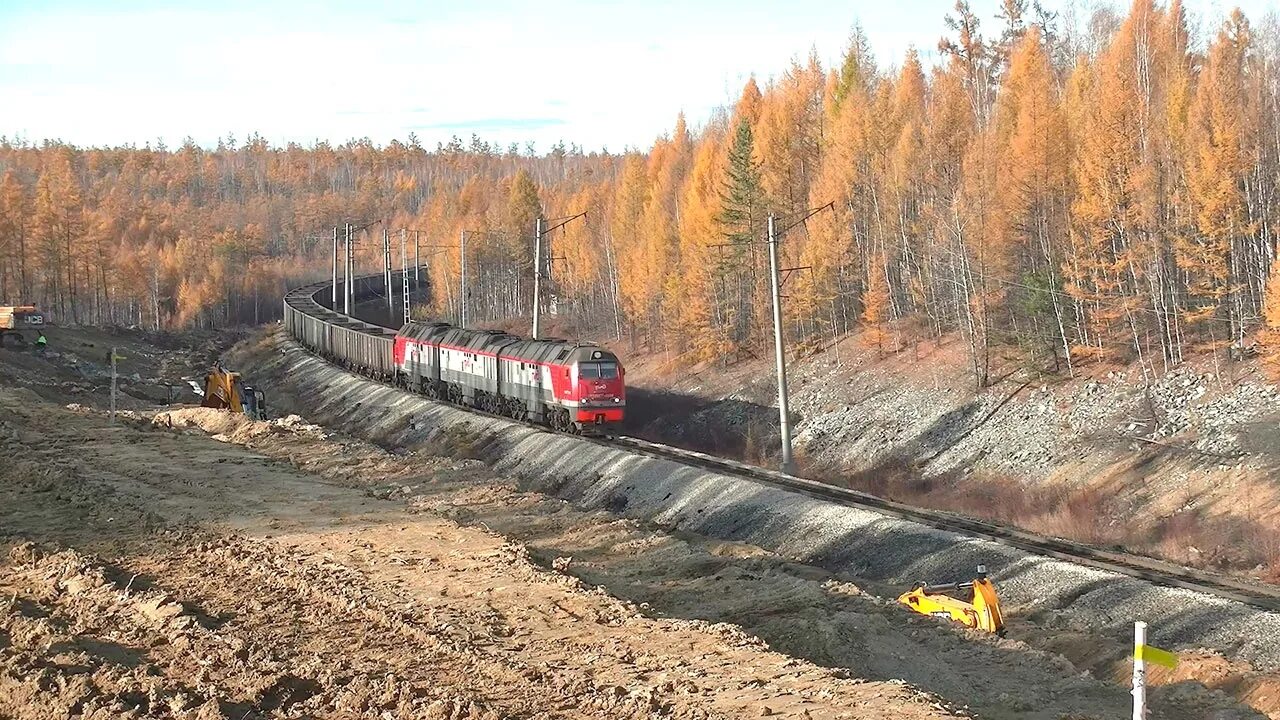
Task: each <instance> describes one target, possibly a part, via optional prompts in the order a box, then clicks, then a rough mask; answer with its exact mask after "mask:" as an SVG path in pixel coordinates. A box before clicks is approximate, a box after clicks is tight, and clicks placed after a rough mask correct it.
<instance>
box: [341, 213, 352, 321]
mask: <svg viewBox="0 0 1280 720" xmlns="http://www.w3.org/2000/svg"><path fill="white" fill-rule="evenodd" d="M346 229H347V233H346V242H345V243H343V251H344V252H345V253H346V257H345V258H344V259H343V265H342V312H343V314H344V315H350V314H351V297H352V296H353V295H354V294H355V293H354V292H352V289H351V266H352V265H353V264H354V262H353V260H352V254H351V223H347V228H346Z"/></svg>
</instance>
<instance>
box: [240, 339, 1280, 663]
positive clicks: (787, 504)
mask: <svg viewBox="0 0 1280 720" xmlns="http://www.w3.org/2000/svg"><path fill="white" fill-rule="evenodd" d="M228 362H229V363H230V365H231V366H232V367H235V368H236V369H238V370H241V371H243V372H245V373H246V374H247V375H248V376H249V377H250V378H251V379H252V380H253V381H254V384H255V385H257V386H259V387H265V388H267V389H268V392H269V393H270V395H269V397H268V399H269V401H271V403H272V404H273V405H274V406H285V407H288V406H293V407H289V409H291V410H298V411H301V412H302V413H303V414H305V415H306V416H307V417H308V419H309V420H311V421H314V422H319V423H323V424H326V425H328V426H331V427H334V428H337V429H341V430H343V431H346V432H350V433H352V434H356V435H359V436H361V437H364V438H366V439H369V440H373V441H375V442H378V443H380V444H383V445H386V446H388V447H392V448H397V449H406V450H409V451H413V450H415V449H422V450H429V449H431V448H432V447H437V448H442V447H447V448H449V449H450V450H452V451H455V452H458V451H461V452H464V453H466V454H468V455H470V456H472V457H476V458H478V459H482V460H484V461H486V462H489V463H491V464H492V465H494V466H495V469H496V470H498V471H499V472H501V473H503V474H506V475H510V476H512V477H515V478H518V479H519V480H520V481H521V483H522V484H523V486H524V487H526V488H527V489H529V490H535V491H539V492H543V493H546V494H548V495H554V496H557V497H560V498H562V499H565V500H569V501H571V502H573V503H575V504H578V505H581V506H584V507H588V508H602V509H607V510H609V511H611V512H614V513H616V514H620V515H623V516H627V517H631V518H635V519H638V520H643V521H648V522H652V523H655V524H657V525H660V526H662V527H665V528H671V529H676V530H682V531H688V532H693V533H698V534H701V535H706V536H710V537H716V538H722V539H726V540H738V541H743V542H748V543H751V544H754V545H758V546H760V547H762V548H765V549H768V550H771V551H774V552H777V553H779V554H781V555H783V556H786V557H789V558H792V559H795V560H798V561H801V562H804V563H808V564H812V565H815V566H819V567H822V568H824V569H826V570H829V571H832V572H838V573H846V574H849V575H852V576H855V577H858V578H863V579H865V580H868V581H874V582H879V583H885V584H890V585H894V586H900V587H902V588H903V589H905V588H906V587H908V586H910V585H911V584H912V583H914V582H915V581H918V580H932V581H941V580H946V579H959V578H965V577H968V576H971V574H972V573H973V571H974V568H976V566H977V565H978V564H979V563H982V564H985V565H986V566H987V568H988V569H989V571H990V573H991V575H992V577H993V578H994V579H995V581H996V583H997V585H998V587H999V588H1000V593H1001V597H1002V599H1003V600H1004V602H1005V603H1006V605H1007V606H1009V607H1011V608H1014V609H1016V610H1017V613H1016V614H1017V615H1027V614H1030V613H1033V612H1034V613H1037V615H1038V616H1039V617H1044V616H1045V615H1046V613H1047V614H1049V615H1052V616H1053V617H1055V618H1057V619H1058V620H1060V621H1063V622H1066V623H1070V624H1072V625H1080V626H1086V627H1090V628H1093V629H1095V630H1098V631H1101V632H1104V633H1105V634H1108V635H1114V636H1116V637H1123V636H1124V635H1125V634H1126V633H1129V632H1130V628H1131V627H1132V623H1133V621H1134V620H1146V621H1147V622H1149V623H1150V625H1151V631H1150V632H1151V642H1153V643H1155V644H1157V645H1161V646H1164V647H1170V648H1174V649H1190V648H1207V649H1211V650H1215V651H1218V652H1221V653H1223V654H1224V655H1225V656H1227V657H1229V658H1232V659H1240V660H1245V661H1248V662H1250V663H1251V664H1252V665H1253V666H1254V667H1255V668H1257V669H1258V670H1262V671H1267V672H1270V671H1275V670H1277V669H1280V649H1278V648H1277V647H1276V643H1275V638H1277V637H1280V613H1274V612H1266V611H1261V610H1257V609H1255V608H1252V607H1249V606H1245V605H1241V604H1238V603H1234V602H1231V601H1227V600H1222V599H1219V598H1215V597H1211V596H1207V595H1203V594H1200V593H1196V592H1192V591H1188V590H1181V589H1175V588H1165V587H1160V586H1156V585H1153V584H1151V583H1148V582H1145V581H1141V580H1137V579H1134V578H1130V577H1128V576H1123V575H1116V574H1112V573H1107V572H1103V571H1099V570H1095V569H1092V568H1088V567H1082V566H1078V565H1073V564H1071V563H1067V562H1062V561H1058V560H1053V559H1049V558H1045V557H1041V556H1037V555H1033V554H1031V553H1027V552H1024V551H1022V550H1018V549H1015V548H1010V547H1007V546H1004V545H1001V544H998V543H995V542H990V541H986V540H979V539H975V538H971V537H965V536H960V535H956V534H954V533H949V532H944V531H940V530H936V529H934V528H930V527H927V526H924V525H920V524H918V523H913V522H909V521H904V520H899V519H896V518H890V517H886V516H884V515H880V514H878V513H875V512H871V511H866V510H861V509H857V508H850V507H845V506H842V505H839V504H836V503H833V502H828V501H823V500H819V499H814V498H810V497H807V496H804V495H799V494H796V493H792V492H788V491H784V490H780V489H775V488H772V487H768V486H765V485H762V484H759V483H756V482H753V481H750V480H745V479H741V478H736V477H730V476H726V475H722V474H717V473H712V472H708V471H706V470H702V469H698V468H693V467H690V466H686V465H681V464H678V463H675V462H671V461H668V460H663V459H657V458H652V457H648V456H644V455H640V454H636V453H634V452H631V451H628V450H623V449H616V448H611V447H605V446H602V445H600V444H597V443H592V442H587V441H584V440H582V439H580V438H575V437H571V436H566V435H558V434H554V433H551V432H548V431H543V430H539V429H535V428H531V427H528V426H525V425H521V424H517V423H513V422H509V421H505V420H501V419H497V418H489V417H484V416H480V415H476V414H473V413H469V412H466V411H463V410H460V409H457V408H453V407H450V406H447V405H443V404H439V403H436V402H433V401H430V400H427V399H424V398H419V397H416V396H413V395H410V394H408V393H405V392H402V391H400V390H397V389H394V388H391V387H388V386H385V385H382V384H379V383H375V382H372V381H369V380H366V379H363V378H360V377H358V376H355V375H352V374H350V373H348V372H346V371H344V370H342V369H340V368H337V367H335V366H333V365H331V364H329V363H327V362H325V361H323V360H320V359H319V358H316V357H315V356H313V355H311V354H309V353H308V352H306V351H305V350H303V349H302V348H301V347H300V346H299V345H297V344H296V343H294V342H293V341H292V340H290V339H288V338H287V337H285V336H284V335H283V333H282V332H276V333H273V334H272V335H270V336H269V337H267V338H265V339H263V340H261V341H260V342H258V343H256V344H245V345H242V346H240V347H239V348H237V349H236V350H235V351H233V352H232V353H231V354H230V356H229V357H228Z"/></svg>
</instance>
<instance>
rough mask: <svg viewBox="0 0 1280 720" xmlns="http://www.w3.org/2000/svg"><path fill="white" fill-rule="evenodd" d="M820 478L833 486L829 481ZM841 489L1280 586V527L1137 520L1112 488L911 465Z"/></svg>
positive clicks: (871, 474) (852, 479) (862, 475)
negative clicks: (931, 471)
mask: <svg viewBox="0 0 1280 720" xmlns="http://www.w3.org/2000/svg"><path fill="white" fill-rule="evenodd" d="M814 479H818V480H823V481H831V478H830V477H829V476H821V475H819V476H816V477H814ZM838 484H842V485H844V486H847V487H850V488H853V489H857V490H861V491H863V492H868V493H871V494H873V495H877V496H880V497H884V498H888V499H891V500H895V501H898V502H904V503H908V504H911V505H916V506H919V507H926V508H932V509H935V510H947V511H951V512H958V513H962V514H964V515H969V516H971V517H976V518H979V519H982V520H988V521H995V522H999V523H1003V524H1007V525H1013V526H1016V527H1020V528H1023V529H1025V530H1029V531H1031V532H1035V533H1039V534H1043V535H1050V536H1053V537H1060V538H1065V539H1068V540H1074V541H1077V542H1083V543H1087V544H1089V545H1098V546H1114V547H1119V548H1123V549H1125V550H1128V551H1130V552H1137V553H1142V554H1146V555H1151V556H1154V557H1161V558H1164V559H1167V560H1171V561H1173V562H1177V563H1181V564H1185V565H1189V566H1193V567H1200V568H1206V569H1212V570H1218V571H1222V572H1231V573H1240V574H1247V575H1249V576H1252V577H1258V578H1260V579H1263V580H1266V581H1268V582H1280V528H1277V527H1276V526H1275V525H1273V524H1271V523H1264V522H1260V521H1256V520H1249V519H1245V518H1240V517H1233V516H1216V517H1204V516H1202V515H1201V514H1200V513H1198V512H1192V511H1188V512H1181V513H1177V514H1174V515H1170V516H1167V517H1141V516H1134V514H1133V512H1132V509H1131V508H1129V507H1127V506H1126V505H1125V504H1124V503H1123V501H1121V500H1120V499H1119V497H1120V496H1119V495H1118V494H1117V493H1115V492H1113V491H1112V490H1111V489H1109V488H1107V487H1104V486H1096V485H1091V486H1080V487H1069V486H1066V485H1063V484H1059V483H1054V484H1043V485H1028V484H1026V483H1023V482H1020V481H1019V480H1017V479H1015V478H1012V477H1008V476H1000V475H990V474H981V473H968V474H962V473H949V474H942V475H934V476H927V477H926V476H924V475H922V474H921V473H919V472H917V471H916V470H915V469H914V468H912V467H911V466H910V465H907V464H902V463H899V464H890V465H885V466H881V467H878V468H876V469H874V470H867V471H862V472H857V473H852V474H847V475H845V476H843V477H842V478H840V481H839V483H838Z"/></svg>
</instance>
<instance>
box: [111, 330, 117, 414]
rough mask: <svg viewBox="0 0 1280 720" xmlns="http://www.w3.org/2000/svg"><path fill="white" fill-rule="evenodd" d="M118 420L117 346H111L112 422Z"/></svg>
mask: <svg viewBox="0 0 1280 720" xmlns="http://www.w3.org/2000/svg"><path fill="white" fill-rule="evenodd" d="M115 421H116V348H115V346H114V345H112V346H111V422H113V423H114V422H115Z"/></svg>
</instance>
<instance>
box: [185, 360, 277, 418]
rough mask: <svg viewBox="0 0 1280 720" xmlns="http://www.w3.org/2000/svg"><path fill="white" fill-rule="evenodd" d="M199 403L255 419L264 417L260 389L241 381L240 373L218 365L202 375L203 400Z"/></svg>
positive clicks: (264, 399)
mask: <svg viewBox="0 0 1280 720" xmlns="http://www.w3.org/2000/svg"><path fill="white" fill-rule="evenodd" d="M200 404H201V405H203V406H204V407H207V408H217V409H219V410H230V411H231V412H234V413H244V414H245V415H248V416H249V417H251V418H253V419H255V420H262V419H264V417H265V414H266V397H265V396H264V395H263V394H262V391H261V390H255V389H253V388H251V387H248V386H246V385H245V384H244V383H242V382H241V381H240V373H237V372H231V371H230V370H224V369H223V368H222V367H220V366H218V365H214V366H213V368H212V369H210V370H209V374H208V375H205V376H204V401H203V402H201V403H200Z"/></svg>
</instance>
